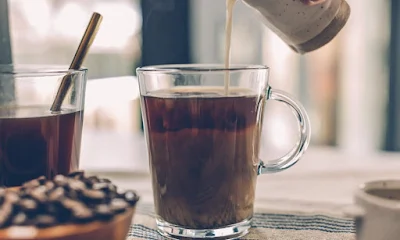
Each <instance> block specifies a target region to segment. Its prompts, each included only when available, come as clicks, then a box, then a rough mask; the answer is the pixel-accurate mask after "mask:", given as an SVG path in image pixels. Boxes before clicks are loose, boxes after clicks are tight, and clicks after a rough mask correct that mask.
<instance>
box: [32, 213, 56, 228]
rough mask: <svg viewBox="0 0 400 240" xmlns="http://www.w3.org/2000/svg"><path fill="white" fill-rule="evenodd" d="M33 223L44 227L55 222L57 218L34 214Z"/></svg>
mask: <svg viewBox="0 0 400 240" xmlns="http://www.w3.org/2000/svg"><path fill="white" fill-rule="evenodd" d="M34 223H35V225H36V226H37V227H39V228H45V227H50V226H53V225H55V224H57V219H56V218H55V217H53V216H50V215H46V214H42V215H38V216H36V218H35V220H34Z"/></svg>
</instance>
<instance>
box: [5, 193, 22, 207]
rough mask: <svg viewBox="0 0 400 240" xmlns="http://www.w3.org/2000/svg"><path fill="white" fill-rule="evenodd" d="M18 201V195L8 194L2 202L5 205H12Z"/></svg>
mask: <svg viewBox="0 0 400 240" xmlns="http://www.w3.org/2000/svg"><path fill="white" fill-rule="evenodd" d="M19 200H20V197H19V196H18V193H16V192H8V193H7V194H6V196H5V199H4V201H5V202H7V203H11V204H14V203H16V202H18V201H19Z"/></svg>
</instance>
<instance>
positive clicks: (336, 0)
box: [244, 0, 350, 54]
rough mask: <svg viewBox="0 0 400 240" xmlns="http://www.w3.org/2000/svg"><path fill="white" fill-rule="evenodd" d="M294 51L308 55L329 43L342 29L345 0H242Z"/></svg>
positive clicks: (347, 12)
mask: <svg viewBox="0 0 400 240" xmlns="http://www.w3.org/2000/svg"><path fill="white" fill-rule="evenodd" d="M244 2H246V3H247V4H248V5H249V6H251V7H252V8H254V9H256V10H257V11H258V12H259V13H260V14H261V16H262V19H263V21H264V23H265V25H266V26H268V28H270V29H271V30H272V31H273V32H275V33H276V34H277V35H278V36H279V37H280V38H281V39H282V40H283V41H285V42H286V43H287V44H288V45H289V46H290V47H291V48H292V49H293V50H295V51H296V52H298V53H301V54H303V53H307V52H311V51H313V50H316V49H319V48H320V47H322V46H324V45H325V44H327V43H329V42H330V41H331V40H332V39H333V38H334V37H335V36H336V35H337V34H338V33H339V32H340V30H341V29H342V28H343V27H344V25H345V24H346V22H347V20H348V18H349V16H350V6H349V5H348V4H347V2H346V1H345V0H244Z"/></svg>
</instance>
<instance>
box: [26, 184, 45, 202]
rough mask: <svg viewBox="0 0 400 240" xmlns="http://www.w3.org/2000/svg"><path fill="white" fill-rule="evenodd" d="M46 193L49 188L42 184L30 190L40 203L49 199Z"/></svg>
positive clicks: (31, 194)
mask: <svg viewBox="0 0 400 240" xmlns="http://www.w3.org/2000/svg"><path fill="white" fill-rule="evenodd" d="M46 193H47V188H46V187H45V186H40V187H37V188H35V189H33V190H32V191H31V192H30V196H31V197H32V198H33V199H35V200H36V201H38V202H40V203H45V202H46V201H47V199H48V197H47V194H46Z"/></svg>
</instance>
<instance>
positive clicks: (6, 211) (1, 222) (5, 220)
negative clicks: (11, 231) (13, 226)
mask: <svg viewBox="0 0 400 240" xmlns="http://www.w3.org/2000/svg"><path fill="white" fill-rule="evenodd" d="M13 208H14V206H13V204H12V203H9V202H5V203H4V204H3V205H2V207H1V208H0V228H3V227H6V226H7V225H8V224H9V223H10V220H11V217H12V213H13V210H14V209H13Z"/></svg>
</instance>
